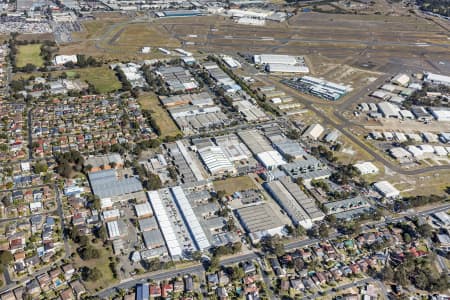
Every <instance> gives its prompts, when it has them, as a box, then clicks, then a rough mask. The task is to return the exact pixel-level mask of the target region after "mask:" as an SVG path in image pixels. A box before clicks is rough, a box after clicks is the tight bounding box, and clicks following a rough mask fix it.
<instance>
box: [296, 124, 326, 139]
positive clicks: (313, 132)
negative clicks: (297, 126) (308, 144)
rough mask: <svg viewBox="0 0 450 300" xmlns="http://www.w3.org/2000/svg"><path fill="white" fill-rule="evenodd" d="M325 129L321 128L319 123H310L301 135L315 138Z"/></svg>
mask: <svg viewBox="0 0 450 300" xmlns="http://www.w3.org/2000/svg"><path fill="white" fill-rule="evenodd" d="M324 131H325V128H323V126H322V125H320V124H312V125H310V126H309V127H308V129H306V131H305V132H304V133H303V134H302V136H303V137H306V138H309V139H312V140H317V139H318V138H319V137H320V136H321V135H322V133H323V132H324Z"/></svg>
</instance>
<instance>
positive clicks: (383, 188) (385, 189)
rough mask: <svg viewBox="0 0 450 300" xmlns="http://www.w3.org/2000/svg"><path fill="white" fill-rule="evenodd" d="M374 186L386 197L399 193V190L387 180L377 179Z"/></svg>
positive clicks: (393, 196) (395, 195) (396, 195)
mask: <svg viewBox="0 0 450 300" xmlns="http://www.w3.org/2000/svg"><path fill="white" fill-rule="evenodd" d="M374 187H375V188H376V189H377V190H378V191H379V192H380V193H381V194H382V195H383V196H384V197H386V198H396V197H398V196H399V195H400V191H399V190H397V189H396V188H395V187H394V186H393V185H392V184H390V183H389V182H388V181H378V182H376V183H375V184H374Z"/></svg>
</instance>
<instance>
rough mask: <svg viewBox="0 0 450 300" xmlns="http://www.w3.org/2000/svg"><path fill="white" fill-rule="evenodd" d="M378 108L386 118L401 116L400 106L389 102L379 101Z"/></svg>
mask: <svg viewBox="0 0 450 300" xmlns="http://www.w3.org/2000/svg"><path fill="white" fill-rule="evenodd" d="M378 110H379V112H380V113H381V114H382V115H383V117H385V118H397V119H399V118H400V108H399V107H398V106H397V105H394V104H392V103H389V102H380V103H378Z"/></svg>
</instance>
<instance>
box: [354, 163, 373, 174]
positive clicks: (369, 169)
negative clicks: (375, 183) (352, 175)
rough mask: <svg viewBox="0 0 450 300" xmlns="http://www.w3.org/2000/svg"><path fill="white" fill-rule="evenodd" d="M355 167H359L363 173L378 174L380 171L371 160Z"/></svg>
mask: <svg viewBox="0 0 450 300" xmlns="http://www.w3.org/2000/svg"><path fill="white" fill-rule="evenodd" d="M354 167H355V168H357V169H358V171H359V172H360V173H361V175H369V174H377V173H378V171H379V170H378V168H377V167H376V166H375V165H374V164H373V163H371V162H370V161H366V162H363V163H359V164H355V165H354Z"/></svg>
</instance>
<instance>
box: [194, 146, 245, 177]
mask: <svg viewBox="0 0 450 300" xmlns="http://www.w3.org/2000/svg"><path fill="white" fill-rule="evenodd" d="M198 154H199V155H200V158H201V159H202V161H203V163H204V164H205V166H206V168H207V169H208V171H209V173H211V175H219V174H235V173H236V168H235V167H234V166H233V164H232V163H231V162H230V160H229V159H228V157H227V156H226V155H225V153H224V152H223V150H222V148H220V147H218V146H215V147H214V146H213V147H205V148H202V149H200V150H198Z"/></svg>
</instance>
